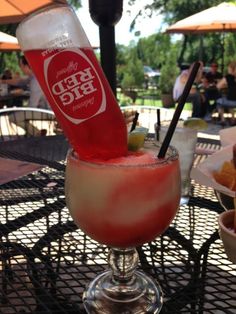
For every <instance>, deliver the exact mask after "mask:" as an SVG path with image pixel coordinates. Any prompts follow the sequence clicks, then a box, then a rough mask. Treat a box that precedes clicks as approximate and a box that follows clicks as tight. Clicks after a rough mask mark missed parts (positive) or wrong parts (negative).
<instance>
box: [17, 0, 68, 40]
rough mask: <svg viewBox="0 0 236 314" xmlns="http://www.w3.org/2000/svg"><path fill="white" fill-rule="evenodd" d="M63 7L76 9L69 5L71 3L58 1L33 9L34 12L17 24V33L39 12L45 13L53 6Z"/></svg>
mask: <svg viewBox="0 0 236 314" xmlns="http://www.w3.org/2000/svg"><path fill="white" fill-rule="evenodd" d="M60 7H61V8H62V7H65V8H68V9H70V10H73V11H74V9H73V8H72V6H71V5H69V3H62V2H61V3H60V2H58V3H56V2H54V3H51V4H49V5H47V6H44V7H42V8H39V9H38V10H35V11H33V12H32V13H30V14H29V15H27V16H26V17H25V18H24V19H23V20H22V21H21V22H20V23H19V24H18V26H17V28H16V34H17V32H19V30H20V29H21V28H22V27H23V25H24V24H25V23H27V22H28V21H29V20H30V19H31V18H33V17H35V16H37V15H39V14H41V13H43V12H47V11H49V10H52V9H53V8H55V9H56V8H60Z"/></svg>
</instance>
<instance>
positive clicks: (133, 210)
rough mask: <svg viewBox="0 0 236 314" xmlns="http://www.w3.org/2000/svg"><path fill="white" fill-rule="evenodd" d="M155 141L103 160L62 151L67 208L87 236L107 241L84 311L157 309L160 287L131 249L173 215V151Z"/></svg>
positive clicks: (176, 179)
mask: <svg viewBox="0 0 236 314" xmlns="http://www.w3.org/2000/svg"><path fill="white" fill-rule="evenodd" d="M158 149H159V147H158V146H157V145H155V144H150V143H149V144H148V145H145V148H144V149H143V150H142V151H140V152H134V153H130V154H129V155H128V156H127V157H121V158H116V159H113V160H107V161H104V162H100V161H96V162H95V161H94V162H87V161H82V160H80V159H79V158H78V156H77V154H76V153H75V152H74V151H70V152H69V153H68V157H67V166H66V181H65V193H66V200H67V205H68V208H69V210H70V213H71V215H72V217H73V219H74V221H75V223H76V224H77V225H78V227H79V228H81V229H82V230H83V231H84V232H85V233H86V234H87V235H88V236H90V237H91V238H93V239H94V240H96V241H98V242H99V243H102V244H105V245H107V246H108V247H110V252H109V255H108V264H109V266H110V270H108V271H106V272H104V273H102V274H100V275H99V276H98V277H96V278H95V279H94V280H93V281H92V283H91V284H90V285H89V287H88V289H87V290H86V291H85V292H84V296H83V301H84V306H85V308H86V311H87V312H88V313H99V314H100V313H112V314H115V313H119V314H120V313H136V314H137V313H152V314H153V313H159V311H160V309H161V306H162V291H161V288H160V287H159V286H158V284H157V283H156V282H154V281H153V280H152V279H151V278H150V277H148V276H147V275H145V274H144V273H142V272H139V271H136V267H137V264H138V254H137V251H136V249H135V247H136V246H140V245H142V244H144V243H146V242H149V241H152V240H153V239H154V238H156V237H157V236H159V235H161V234H162V233H163V232H164V231H165V229H167V227H168V226H169V224H170V223H171V221H172V220H173V218H174V217H175V215H176V212H177V210H178V206H179V200H180V170H179V160H178V153H177V151H176V149H175V148H173V147H170V148H169V149H168V151H167V154H166V157H165V158H163V159H159V160H158V158H157V157H156V156H157V153H158Z"/></svg>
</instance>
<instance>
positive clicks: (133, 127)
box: [130, 111, 139, 132]
mask: <svg viewBox="0 0 236 314" xmlns="http://www.w3.org/2000/svg"><path fill="white" fill-rule="evenodd" d="M138 116H139V113H138V112H137V111H136V112H135V116H134V119H133V123H132V126H131V128H130V132H132V131H133V130H134V129H135V128H136V125H137V122H138Z"/></svg>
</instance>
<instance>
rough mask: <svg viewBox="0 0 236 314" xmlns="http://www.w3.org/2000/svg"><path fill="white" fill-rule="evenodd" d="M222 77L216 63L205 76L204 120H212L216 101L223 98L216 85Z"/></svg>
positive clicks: (203, 83) (203, 84)
mask: <svg viewBox="0 0 236 314" xmlns="http://www.w3.org/2000/svg"><path fill="white" fill-rule="evenodd" d="M222 77H223V76H222V74H221V73H220V72H218V71H217V64H216V63H213V64H212V65H211V71H209V72H207V73H204V74H203V77H202V83H201V89H202V95H203V96H204V107H205V116H204V119H206V120H211V115H212V112H213V110H214V109H215V108H216V100H217V99H218V98H220V96H221V93H220V91H219V90H218V88H217V86H216V85H217V82H218V81H219V80H220V79H222Z"/></svg>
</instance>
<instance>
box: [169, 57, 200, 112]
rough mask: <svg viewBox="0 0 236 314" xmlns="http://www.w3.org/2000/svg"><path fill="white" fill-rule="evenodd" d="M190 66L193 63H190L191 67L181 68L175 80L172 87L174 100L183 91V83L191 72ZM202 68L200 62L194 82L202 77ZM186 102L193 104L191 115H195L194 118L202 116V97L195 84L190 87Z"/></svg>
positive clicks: (198, 81) (176, 99) (197, 81)
mask: <svg viewBox="0 0 236 314" xmlns="http://www.w3.org/2000/svg"><path fill="white" fill-rule="evenodd" d="M192 66H193V65H191V67H189V68H187V69H184V70H182V71H181V73H180V74H179V76H178V77H177V78H176V80H175V84H174V89H173V98H174V100H175V101H178V99H179V98H180V96H181V95H182V93H183V90H184V87H185V84H186V82H187V80H188V77H189V75H190V73H191V70H192ZM202 69H203V64H202V63H201V66H200V68H199V70H198V73H197V76H196V79H195V83H196V84H198V83H200V80H201V77H202ZM187 102H191V103H192V105H193V109H192V117H195V118H200V117H202V97H201V94H200V92H199V91H198V89H197V87H196V86H193V87H192V89H191V91H190V93H189V95H188V98H187Z"/></svg>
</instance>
